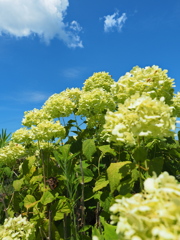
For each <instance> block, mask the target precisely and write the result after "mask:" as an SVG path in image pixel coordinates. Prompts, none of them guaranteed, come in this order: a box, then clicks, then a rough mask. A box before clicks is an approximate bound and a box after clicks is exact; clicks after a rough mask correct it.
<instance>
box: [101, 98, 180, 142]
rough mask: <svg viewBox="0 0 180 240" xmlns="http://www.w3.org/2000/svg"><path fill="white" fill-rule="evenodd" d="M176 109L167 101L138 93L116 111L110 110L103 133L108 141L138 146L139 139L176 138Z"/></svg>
mask: <svg viewBox="0 0 180 240" xmlns="http://www.w3.org/2000/svg"><path fill="white" fill-rule="evenodd" d="M172 115H173V107H170V106H169V105H167V104H165V102H164V98H161V99H160V100H157V99H152V98H151V97H150V96H149V95H146V94H142V95H140V94H139V93H136V94H135V95H132V96H131V98H128V99H127V100H126V101H125V102H124V104H119V105H118V110H117V111H116V112H111V111H108V112H107V114H106V116H105V120H106V123H105V125H104V130H103V134H104V135H106V136H107V138H108V140H109V141H114V142H118V143H125V144H127V145H134V144H136V139H137V137H141V136H145V137H154V138H164V137H168V136H173V135H174V133H173V132H172V131H170V130H174V129H175V123H176V118H175V117H172Z"/></svg>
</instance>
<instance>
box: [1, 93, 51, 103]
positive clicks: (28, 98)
mask: <svg viewBox="0 0 180 240" xmlns="http://www.w3.org/2000/svg"><path fill="white" fill-rule="evenodd" d="M49 96H50V95H49V94H47V93H44V92H40V91H22V92H16V93H15V94H14V95H12V94H11V95H1V96H0V99H1V101H13V102H20V103H41V102H44V101H46V100H47V99H48V98H49Z"/></svg>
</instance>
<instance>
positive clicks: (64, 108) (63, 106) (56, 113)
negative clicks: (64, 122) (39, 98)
mask: <svg viewBox="0 0 180 240" xmlns="http://www.w3.org/2000/svg"><path fill="white" fill-rule="evenodd" d="M74 108H75V103H74V102H72V101H71V99H70V98H69V97H67V96H66V95H65V94H64V93H63V92H62V93H59V94H57V93H55V94H53V95H52V96H51V97H50V98H49V99H48V100H47V101H46V102H45V104H44V106H43V110H44V111H45V112H46V113H47V114H49V115H50V116H51V117H52V118H59V117H68V116H69V115H70V114H71V113H72V112H73V110H74Z"/></svg>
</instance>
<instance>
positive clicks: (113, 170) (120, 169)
mask: <svg viewBox="0 0 180 240" xmlns="http://www.w3.org/2000/svg"><path fill="white" fill-rule="evenodd" d="M134 168H135V164H134V163H132V162H130V161H125V162H118V163H111V164H110V166H109V167H108V169H107V174H108V179H109V185H110V189H111V192H114V191H115V190H116V189H117V188H118V186H119V184H120V180H121V179H123V178H124V177H126V176H127V175H128V174H130V173H131V171H132V169H134Z"/></svg>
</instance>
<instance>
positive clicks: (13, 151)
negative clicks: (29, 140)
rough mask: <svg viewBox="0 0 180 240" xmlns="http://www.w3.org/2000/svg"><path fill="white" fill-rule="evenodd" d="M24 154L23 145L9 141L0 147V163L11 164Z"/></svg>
mask: <svg viewBox="0 0 180 240" xmlns="http://www.w3.org/2000/svg"><path fill="white" fill-rule="evenodd" d="M24 155H25V148H24V146H22V145H21V144H17V143H14V142H12V141H11V142H9V144H8V145H7V146H5V147H3V148H0V165H4V164H7V165H9V164H13V163H14V162H15V161H16V160H17V159H18V158H20V157H22V156H24Z"/></svg>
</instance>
